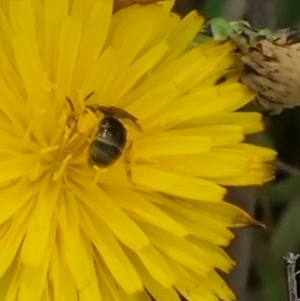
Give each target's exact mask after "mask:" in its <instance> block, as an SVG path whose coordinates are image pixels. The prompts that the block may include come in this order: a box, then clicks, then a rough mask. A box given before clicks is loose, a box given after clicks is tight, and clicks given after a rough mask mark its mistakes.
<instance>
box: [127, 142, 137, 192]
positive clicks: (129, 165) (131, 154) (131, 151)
mask: <svg viewBox="0 0 300 301" xmlns="http://www.w3.org/2000/svg"><path fill="white" fill-rule="evenodd" d="M124 161H125V171H126V174H127V177H128V179H129V181H130V182H131V184H132V185H134V186H136V184H135V183H134V181H133V177H132V165H133V162H134V149H133V142H130V144H129V146H128V147H127V148H126V149H125V151H124Z"/></svg>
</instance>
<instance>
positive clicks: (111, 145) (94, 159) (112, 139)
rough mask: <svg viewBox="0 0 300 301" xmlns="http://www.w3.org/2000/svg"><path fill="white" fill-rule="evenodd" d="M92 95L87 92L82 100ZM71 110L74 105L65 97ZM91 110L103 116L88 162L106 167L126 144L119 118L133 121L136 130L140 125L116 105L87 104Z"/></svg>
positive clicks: (120, 154)
mask: <svg viewBox="0 0 300 301" xmlns="http://www.w3.org/2000/svg"><path fill="white" fill-rule="evenodd" d="M92 95H94V92H92V93H90V94H88V95H87V96H86V97H85V98H84V101H86V100H87V99H88V98H90V97H91V96H92ZM66 100H67V101H68V103H69V105H70V107H71V110H72V111H73V112H74V106H73V103H72V101H71V99H70V98H69V97H66ZM87 108H88V109H89V110H91V111H92V112H97V111H100V112H102V113H103V114H104V117H103V118H102V119H101V121H100V123H99V128H98V131H97V133H96V135H95V137H94V140H93V141H92V142H91V144H90V147H89V151H88V154H89V158H88V159H89V162H90V163H91V164H93V165H97V166H99V167H100V168H106V167H108V166H110V165H112V164H113V163H115V162H116V161H117V160H118V159H119V158H120V157H121V156H122V154H123V152H124V150H125V147H126V144H127V130H126V128H125V126H124V125H123V123H122V122H121V121H120V119H129V120H131V121H132V122H133V124H134V125H135V127H136V128H137V130H138V131H141V127H140V125H139V123H138V119H137V118H136V117H135V116H133V115H131V114H130V113H128V112H126V111H125V110H123V109H121V108H118V107H105V106H99V105H91V106H87Z"/></svg>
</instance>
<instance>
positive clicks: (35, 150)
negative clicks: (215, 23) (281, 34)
mask: <svg viewBox="0 0 300 301" xmlns="http://www.w3.org/2000/svg"><path fill="white" fill-rule="evenodd" d="M0 7H1V9H0V36H1V45H0V64H1V68H0V103H1V104H0V114H1V118H0V141H1V142H0V195H1V210H0V300H3V301H8V300H18V301H28V300H30V301H42V300H45V301H47V300H49V301H50V300H51V301H61V300H68V301H75V300H80V301H91V300H93V301H98V300H99V301H100V300H103V301H121V300H122V301H125V300H128V301H129V300H130V301H142V300H143V301H147V300H148V301H150V299H151V297H150V296H152V297H154V298H155V299H156V300H158V301H167V300H168V301H179V296H178V292H179V293H180V294H182V295H183V296H185V297H186V298H187V299H188V300H193V301H198V300H201V301H205V300H207V301H211V300H217V299H218V298H220V299H224V300H232V299H233V298H234V296H233V294H232V293H231V291H230V290H229V288H227V287H226V285H225V284H224V282H223V281H222V279H221V278H220V277H219V276H218V274H217V272H216V269H220V270H223V271H225V272H228V271H229V270H230V269H231V268H232V266H233V264H234V263H233V262H232V261H231V259H230V258H229V257H228V256H227V255H226V253H225V252H224V251H223V249H222V247H223V246H226V245H227V244H228V242H229V240H230V239H232V237H233V235H232V233H231V232H230V230H229V229H228V228H229V227H234V226H240V225H245V224H249V223H251V219H250V217H248V216H247V215H246V214H245V213H243V212H242V211H241V210H239V209H238V208H236V207H234V206H232V205H230V204H228V203H225V202H224V201H223V197H224V195H225V193H226V190H225V189H224V188H223V187H222V185H248V184H251V185H256V184H262V183H263V182H264V181H266V180H269V179H270V178H271V173H270V168H269V167H268V165H266V162H267V161H269V160H272V159H273V157H274V153H273V152H272V151H270V150H266V149H264V148H260V147H256V146H252V145H248V144H245V143H243V142H242V141H243V139H244V136H245V134H250V133H254V132H257V131H260V130H261V129H262V125H261V120H260V115H258V114H256V113H236V112H233V111H234V110H236V109H238V108H240V107H241V106H243V105H244V104H246V103H247V102H248V101H250V100H251V99H252V98H253V94H252V93H251V92H249V91H248V89H247V88H246V87H245V86H243V85H242V84H240V83H238V82H236V81H235V80H232V79H231V80H228V81H225V82H223V83H221V84H218V85H216V82H217V81H218V79H220V78H221V77H222V76H223V75H224V74H226V72H227V71H226V70H228V68H230V66H232V64H233V62H234V56H233V55H231V52H232V50H233V46H232V44H230V43H229V42H215V41H214V42H210V43H205V44H203V45H201V46H199V47H196V48H193V49H190V47H189V45H190V43H191V41H192V39H193V37H194V36H195V34H196V33H197V32H198V31H199V29H200V28H201V26H202V24H203V19H202V18H201V17H200V16H199V15H198V14H197V13H196V12H193V13H191V14H189V15H188V16H187V17H186V18H184V19H182V20H181V19H180V18H179V17H178V16H176V15H174V14H172V13H170V4H168V3H166V4H151V5H147V6H139V5H136V6H132V7H129V8H126V9H123V10H120V11H119V12H117V13H116V14H115V15H113V14H112V9H113V1H112V0H42V1H40V0H2V1H1V3H0ZM103 120H105V121H103ZM99 125H100V126H99ZM125 142H126V143H125ZM123 148H124V149H123ZM119 157H120V158H119Z"/></svg>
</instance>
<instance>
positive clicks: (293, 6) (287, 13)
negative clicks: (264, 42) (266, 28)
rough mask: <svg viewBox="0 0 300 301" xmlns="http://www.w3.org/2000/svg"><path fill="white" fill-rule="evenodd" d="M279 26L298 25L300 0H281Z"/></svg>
mask: <svg viewBox="0 0 300 301" xmlns="http://www.w3.org/2000/svg"><path fill="white" fill-rule="evenodd" d="M278 12H279V26H280V27H289V26H297V25H299V21H300V1H299V0H281V1H279V7H278Z"/></svg>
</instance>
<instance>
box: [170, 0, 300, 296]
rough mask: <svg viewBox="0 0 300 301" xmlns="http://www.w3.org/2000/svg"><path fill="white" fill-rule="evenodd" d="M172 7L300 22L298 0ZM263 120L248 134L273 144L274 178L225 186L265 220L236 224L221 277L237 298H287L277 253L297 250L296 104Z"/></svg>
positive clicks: (254, 20)
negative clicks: (256, 184)
mask: <svg viewBox="0 0 300 301" xmlns="http://www.w3.org/2000/svg"><path fill="white" fill-rule="evenodd" d="M174 9H175V10H176V11H177V12H179V13H180V14H182V15H185V14H187V13H188V12H189V11H191V10H193V9H198V10H199V11H200V12H201V13H202V14H203V15H204V16H205V17H206V19H208V20H209V19H211V18H213V17H224V18H226V19H227V20H239V19H244V20H247V21H249V22H250V23H251V24H252V26H254V27H258V28H265V27H268V28H270V29H276V28H284V27H298V25H299V24H300V22H299V21H300V1H299V0H178V1H177V2H176V4H175V8H174ZM299 74H300V70H299ZM299 80H300V78H299ZM299 100H300V95H299ZM265 123H266V131H265V133H263V134H259V135H256V136H254V137H253V136H252V137H248V139H249V141H251V142H253V143H256V144H261V145H266V146H270V147H272V148H274V149H276V150H277V152H278V154H279V157H278V160H277V162H275V166H276V179H275V180H274V181H272V182H271V183H269V184H267V185H266V186H264V187H263V188H253V187H252V188H240V189H230V194H229V199H230V200H231V201H233V202H234V203H236V204H237V205H239V206H240V207H243V208H244V209H245V210H247V211H248V212H250V213H251V214H253V215H254V216H255V217H256V219H258V220H260V221H262V222H263V223H264V224H265V225H266V226H267V230H263V229H256V230H251V229H242V230H239V231H238V232H237V240H236V241H235V242H234V243H233V245H232V246H231V248H230V250H229V252H230V253H231V255H232V256H233V257H234V258H235V259H236V261H237V262H238V266H237V268H236V269H235V270H234V271H233V273H232V274H231V275H230V276H229V277H227V278H226V279H227V282H228V283H229V285H230V286H231V287H232V288H233V290H234V291H235V293H236V295H237V299H238V301H244V300H245V301H254V300H255V301H256V300H259V301H288V300H289V299H288V295H287V291H286V282H287V281H286V274H285V264H284V261H283V260H282V259H281V257H282V256H284V255H285V254H286V252H288V251H290V252H295V253H299V252H300V172H299V170H300V107H299V108H294V109H288V110H284V111H283V112H282V113H281V114H279V115H277V116H271V117H270V116H269V117H266V119H265ZM299 264H300V259H299ZM298 268H300V265H298ZM225 277H226V276H225ZM299 277H300V275H299ZM298 282H299V283H300V279H299V281H298Z"/></svg>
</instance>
